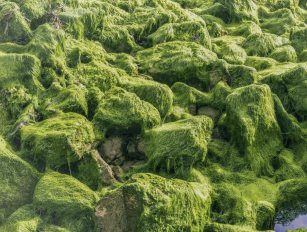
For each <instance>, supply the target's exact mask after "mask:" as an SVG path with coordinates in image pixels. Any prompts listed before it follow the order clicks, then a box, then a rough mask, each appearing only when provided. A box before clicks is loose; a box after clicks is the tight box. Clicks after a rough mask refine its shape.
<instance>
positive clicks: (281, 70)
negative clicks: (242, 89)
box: [258, 63, 307, 119]
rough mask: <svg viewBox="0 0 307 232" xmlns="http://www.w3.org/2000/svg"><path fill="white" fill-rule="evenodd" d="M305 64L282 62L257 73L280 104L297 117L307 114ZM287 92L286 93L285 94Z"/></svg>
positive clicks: (300, 117)
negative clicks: (278, 99)
mask: <svg viewBox="0 0 307 232" xmlns="http://www.w3.org/2000/svg"><path fill="white" fill-rule="evenodd" d="M306 74H307V66H306V64H304V63H302V64H291V63H290V64H283V65H279V66H275V67H272V68H271V69H268V70H263V71H262V72H260V73H258V75H259V77H260V78H259V79H260V81H261V82H262V83H265V84H268V85H269V86H270V88H271V89H272V91H273V92H274V93H275V94H277V95H278V97H279V98H280V100H281V101H282V104H283V105H284V107H285V108H286V109H288V111H289V112H290V113H293V114H294V115H295V116H296V117H297V118H299V119H304V118H306V115H307V108H306V106H307V104H306V100H307V95H306V91H304V90H305V88H306V85H307V81H306V76H307V75H306ZM286 93H287V94H286Z"/></svg>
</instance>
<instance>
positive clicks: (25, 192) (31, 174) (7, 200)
mask: <svg viewBox="0 0 307 232" xmlns="http://www.w3.org/2000/svg"><path fill="white" fill-rule="evenodd" d="M0 173H1V180H0V185H1V190H0V223H2V222H3V221H4V220H5V219H6V218H7V217H8V216H9V215H10V214H11V213H13V212H14V211H15V210H16V209H17V208H19V207H20V206H22V205H24V204H27V203H30V202H31V201H32V195H33V192H34V188H35V185H36V183H37V181H38V179H39V174H38V172H37V171H36V170H35V169H34V168H33V167H31V166H30V165H29V164H28V163H27V162H25V161H23V160H22V159H21V158H19V157H18V156H17V155H16V154H14V152H13V151H12V150H11V149H10V147H9V145H8V144H7V143H6V142H5V141H4V139H3V138H2V137H0Z"/></svg>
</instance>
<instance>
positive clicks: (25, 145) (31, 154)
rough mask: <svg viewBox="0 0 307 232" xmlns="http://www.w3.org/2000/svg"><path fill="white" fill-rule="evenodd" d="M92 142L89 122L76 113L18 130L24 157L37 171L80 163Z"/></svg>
mask: <svg viewBox="0 0 307 232" xmlns="http://www.w3.org/2000/svg"><path fill="white" fill-rule="evenodd" d="M94 139H95V136H94V132H93V126H92V124H91V122H89V121H88V120H87V119H86V118H84V117H83V116H81V115H79V114H76V113H62V114H59V115H57V116H55V117H53V118H49V119H46V120H43V121H41V122H38V123H35V124H32V125H28V126H25V127H23V128H22V129H21V143H22V149H23V157H24V158H25V159H27V160H29V161H30V162H31V163H33V164H34V165H35V166H36V167H38V168H39V169H40V170H44V169H45V168H54V169H58V168H60V167H63V166H67V165H68V166H69V165H70V164H71V163H73V162H76V161H78V160H80V159H81V158H82V157H83V156H85V155H86V154H87V153H88V152H89V151H90V149H91V145H92V143H93V142H94Z"/></svg>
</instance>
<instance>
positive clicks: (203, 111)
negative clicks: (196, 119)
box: [197, 106, 220, 121]
mask: <svg viewBox="0 0 307 232" xmlns="http://www.w3.org/2000/svg"><path fill="white" fill-rule="evenodd" d="M219 114H220V113H219V111H218V110H216V109H214V108H212V107H210V106H202V107H200V108H199V109H198V110H197V115H206V116H208V117H210V118H212V120H213V121H216V120H217V119H218V116H219Z"/></svg>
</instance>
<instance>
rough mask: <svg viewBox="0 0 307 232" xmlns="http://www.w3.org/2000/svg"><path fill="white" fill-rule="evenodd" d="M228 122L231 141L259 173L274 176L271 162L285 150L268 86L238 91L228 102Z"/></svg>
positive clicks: (249, 87) (255, 86) (253, 86)
mask: <svg viewBox="0 0 307 232" xmlns="http://www.w3.org/2000/svg"><path fill="white" fill-rule="evenodd" d="M226 101H227V102H226V113H227V116H226V121H227V123H226V124H227V128H228V130H229V133H230V136H231V140H232V141H233V143H235V144H236V145H237V147H238V148H239V151H240V152H241V153H242V154H244V156H246V163H247V165H249V166H250V168H251V169H252V170H254V171H255V172H256V173H257V174H260V175H262V174H264V175H271V174H272V172H273V169H272V166H271V165H270V162H271V159H272V158H273V157H274V156H275V155H276V154H277V152H278V151H279V150H280V149H281V148H282V137H281V130H280V128H279V125H278V123H277V119H276V115H275V108H274V100H273V97H272V93H271V90H270V88H269V86H267V85H249V86H246V87H242V88H238V89H236V90H234V91H233V93H231V94H230V95H228V97H227V99H226Z"/></svg>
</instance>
